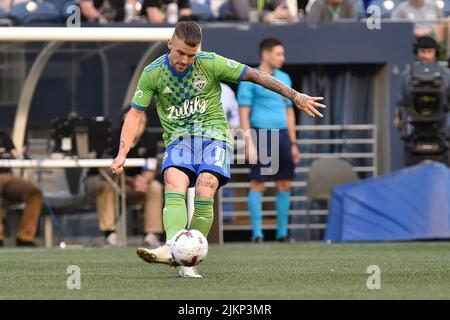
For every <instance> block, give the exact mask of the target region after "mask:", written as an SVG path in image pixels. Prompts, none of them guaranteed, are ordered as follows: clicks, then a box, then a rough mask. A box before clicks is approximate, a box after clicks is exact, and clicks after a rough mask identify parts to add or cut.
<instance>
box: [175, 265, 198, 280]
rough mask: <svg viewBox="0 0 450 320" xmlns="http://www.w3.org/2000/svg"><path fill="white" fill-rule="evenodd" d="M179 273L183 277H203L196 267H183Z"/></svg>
mask: <svg viewBox="0 0 450 320" xmlns="http://www.w3.org/2000/svg"><path fill="white" fill-rule="evenodd" d="M178 274H179V275H180V277H181V278H202V276H201V274H200V273H198V270H197V268H196V267H181V268H180V271H179V272H178Z"/></svg>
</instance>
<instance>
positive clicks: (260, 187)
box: [250, 180, 266, 192]
mask: <svg viewBox="0 0 450 320" xmlns="http://www.w3.org/2000/svg"><path fill="white" fill-rule="evenodd" d="M250 188H251V189H252V191H255V192H264V191H266V187H265V185H264V182H263V181H257V180H253V181H252V182H251V184H250Z"/></svg>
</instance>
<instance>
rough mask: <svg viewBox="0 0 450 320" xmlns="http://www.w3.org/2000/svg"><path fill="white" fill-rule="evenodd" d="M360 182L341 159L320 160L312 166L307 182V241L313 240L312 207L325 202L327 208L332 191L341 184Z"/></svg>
mask: <svg viewBox="0 0 450 320" xmlns="http://www.w3.org/2000/svg"><path fill="white" fill-rule="evenodd" d="M356 180H358V175H357V174H356V172H355V170H354V169H353V167H352V166H351V165H350V164H349V163H348V162H346V161H344V160H341V159H319V160H315V161H314V162H313V163H312V164H311V168H310V171H309V176H308V182H307V191H306V194H307V209H306V225H307V226H306V228H307V229H306V232H307V240H310V238H311V229H310V220H311V206H312V204H313V203H314V202H325V203H326V204H327V208H328V207H329V204H330V203H329V202H330V199H331V191H332V190H333V188H334V187H335V186H337V185H340V184H345V183H348V182H352V181H356Z"/></svg>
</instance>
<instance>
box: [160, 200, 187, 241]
mask: <svg viewBox="0 0 450 320" xmlns="http://www.w3.org/2000/svg"><path fill="white" fill-rule="evenodd" d="M164 201H165V204H164V210H163V222H164V230H165V231H166V239H167V241H170V240H171V239H172V238H173V236H174V235H175V233H177V232H178V231H180V230H182V229H185V228H186V225H187V208H186V193H184V192H179V191H166V192H164Z"/></svg>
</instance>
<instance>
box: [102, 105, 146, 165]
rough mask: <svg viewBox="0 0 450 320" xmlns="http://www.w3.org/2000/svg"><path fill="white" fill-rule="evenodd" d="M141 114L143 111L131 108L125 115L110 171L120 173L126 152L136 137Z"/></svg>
mask: <svg viewBox="0 0 450 320" xmlns="http://www.w3.org/2000/svg"><path fill="white" fill-rule="evenodd" d="M142 116H143V111H140V110H137V109H135V108H131V109H130V110H129V111H128V112H127V115H126V116H125V120H124V123H123V126H122V131H121V134H120V143H119V150H118V152H117V156H116V158H115V159H114V161H113V163H112V164H111V166H110V168H111V171H112V172H113V173H115V174H120V173H122V171H123V166H124V164H125V159H126V157H127V154H128V152H129V151H130V148H131V145H132V143H133V141H134V140H135V138H136V135H137V131H138V128H139V123H140V122H141V117H142Z"/></svg>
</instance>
